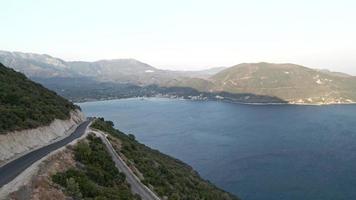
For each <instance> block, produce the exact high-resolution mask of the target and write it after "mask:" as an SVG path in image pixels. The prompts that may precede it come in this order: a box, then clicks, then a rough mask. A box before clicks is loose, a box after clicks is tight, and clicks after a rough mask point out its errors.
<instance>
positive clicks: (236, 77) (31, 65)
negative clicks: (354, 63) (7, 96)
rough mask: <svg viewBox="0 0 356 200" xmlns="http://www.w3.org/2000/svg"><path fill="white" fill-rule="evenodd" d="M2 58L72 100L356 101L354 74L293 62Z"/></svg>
mask: <svg viewBox="0 0 356 200" xmlns="http://www.w3.org/2000/svg"><path fill="white" fill-rule="evenodd" d="M0 62H3V63H5V64H6V65H8V66H9V67H11V68H14V69H15V70H16V71H20V72H23V73H25V74H26V75H27V76H29V77H30V78H31V79H32V80H35V81H38V82H40V83H41V84H43V85H45V86H46V87H49V88H50V89H53V90H54V91H56V92H58V93H59V94H60V95H63V96H65V97H67V98H69V99H71V100H74V101H86V100H95V99H111V98H127V97H135V96H156V95H165V96H174V97H177V96H179V97H185V98H187V97H188V98H196V96H199V98H200V99H206V98H208V99H211V98H213V99H214V97H216V96H218V98H219V99H221V97H220V96H221V95H223V96H222V97H227V98H225V99H229V100H231V101H238V102H244V103H269V102H268V101H271V102H270V103H272V102H273V103H282V102H289V103H300V104H331V103H353V102H356V82H355V79H356V77H354V76H351V75H348V74H345V73H340V72H331V71H328V70H319V69H311V68H307V67H304V66H300V65H295V64H288V63H287V64H273V63H264V62H262V63H243V64H239V65H236V66H232V67H228V68H225V67H218V68H212V69H208V70H201V71H170V70H161V69H157V68H155V67H153V66H150V65H148V64H146V63H143V62H140V61H138V60H135V59H114V60H99V61H96V62H83V61H74V62H67V61H64V60H62V59H59V58H54V57H51V56H49V55H44V54H43V55H42V54H32V53H21V52H6V51H0Z"/></svg>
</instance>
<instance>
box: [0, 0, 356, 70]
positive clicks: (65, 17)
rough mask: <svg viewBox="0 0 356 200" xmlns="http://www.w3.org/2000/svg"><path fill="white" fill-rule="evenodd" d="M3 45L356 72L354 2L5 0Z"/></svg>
mask: <svg viewBox="0 0 356 200" xmlns="http://www.w3.org/2000/svg"><path fill="white" fill-rule="evenodd" d="M0 3H1V4H0V5H1V12H0V23H1V31H0V49H2V50H10V51H23V52H35V53H47V54H50V55H52V56H55V57H60V58H63V59H65V60H88V61H93V60H98V59H112V58H136V59H138V60H141V61H144V62H147V63H149V64H151V65H153V66H156V67H159V68H166V69H167V68H169V69H202V68H207V67H215V66H231V65H234V64H238V63H241V62H259V61H266V62H291V63H297V64H302V65H306V66H309V67H319V68H329V69H332V70H336V71H344V72H349V73H352V74H355V75H356V11H355V9H356V1H354V0H349V1H348V0H334V1H328V0H320V1H319V0H241V1H240V0H231V1H229V0H214V1H212V0H211V1H209V0H175V1H171V0H141V1H138V0H125V1H120V0H112V1H111V0H107V1H106V0H100V1H99V0H98V1H90V0H57V1H54V0H26V1H21V0H7V1H5V0H0Z"/></svg>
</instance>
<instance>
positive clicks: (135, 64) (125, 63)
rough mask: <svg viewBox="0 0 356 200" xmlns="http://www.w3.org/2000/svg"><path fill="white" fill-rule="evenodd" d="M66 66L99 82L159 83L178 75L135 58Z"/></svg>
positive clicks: (70, 63)
mask: <svg viewBox="0 0 356 200" xmlns="http://www.w3.org/2000/svg"><path fill="white" fill-rule="evenodd" d="M67 64H68V66H69V67H70V68H71V70H73V71H74V72H75V73H77V74H79V75H81V76H89V77H93V78H95V79H96V80H98V81H101V82H117V83H133V84H137V85H149V84H160V83H162V82H165V81H168V80H170V79H173V78H177V77H179V74H178V73H175V72H172V71H168V70H160V69H157V68H154V67H152V66H150V65H148V64H146V63H142V62H140V61H138V60H135V59H114V60H100V61H96V62H81V61H77V62H68V63H67Z"/></svg>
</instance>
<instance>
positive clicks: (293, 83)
mask: <svg viewBox="0 0 356 200" xmlns="http://www.w3.org/2000/svg"><path fill="white" fill-rule="evenodd" d="M210 79H211V81H212V82H213V83H214V86H213V88H212V90H214V91H225V92H230V93H252V94H257V95H268V96H274V97H278V98H281V99H283V100H286V101H289V102H292V103H350V102H356V77H353V76H346V75H343V76H341V75H340V74H338V73H331V72H326V71H320V70H314V69H310V68H306V67H303V66H300V65H294V64H271V63H245V64H240V65H236V66H234V67H230V68H228V69H226V70H223V71H221V72H219V73H217V74H216V75H214V76H212V77H211V78H210Z"/></svg>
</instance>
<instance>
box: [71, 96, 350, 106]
mask: <svg viewBox="0 0 356 200" xmlns="http://www.w3.org/2000/svg"><path fill="white" fill-rule="evenodd" d="M153 98H161V99H175V100H187V101H214V102H225V103H233V104H241V105H253V106H266V105H274V106H286V105H295V106H333V105H356V102H342V103H337V102H333V103H297V102H287V103H284V102H266V103H263V102H241V101H235V100H229V99H227V98H224V99H211V98H206V99H198V98H195V99H193V98H184V97H178V96H167V95H155V96H137V97H126V98H110V97H109V98H102V99H88V100H82V101H73V103H75V104H81V103H89V102H100V101H112V100H124V99H141V100H145V99H153Z"/></svg>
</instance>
